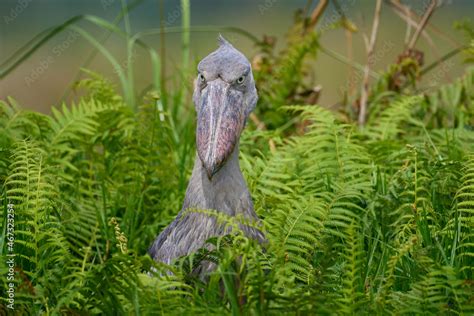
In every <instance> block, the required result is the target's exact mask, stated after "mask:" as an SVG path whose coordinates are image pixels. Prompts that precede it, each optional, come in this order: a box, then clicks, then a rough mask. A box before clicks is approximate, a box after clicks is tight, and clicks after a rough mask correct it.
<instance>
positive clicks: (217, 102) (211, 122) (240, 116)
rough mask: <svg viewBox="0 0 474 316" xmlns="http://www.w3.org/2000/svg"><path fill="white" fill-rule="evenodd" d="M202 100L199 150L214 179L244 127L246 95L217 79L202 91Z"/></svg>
mask: <svg viewBox="0 0 474 316" xmlns="http://www.w3.org/2000/svg"><path fill="white" fill-rule="evenodd" d="M200 103H201V104H200V106H199V107H198V109H199V113H198V119H197V132H196V143H197V152H198V155H199V158H200V159H201V162H202V164H203V166H204V168H205V169H206V172H207V176H208V178H209V180H211V179H212V177H213V176H214V174H216V172H217V171H219V169H220V168H221V167H222V166H223V165H224V164H225V162H226V160H227V158H229V156H230V155H231V154H232V151H233V150H234V147H235V144H237V142H238V140H239V137H240V133H241V132H242V129H243V127H244V123H245V116H244V110H243V94H242V92H240V91H237V90H234V89H231V88H230V85H229V84H228V83H226V82H224V81H222V80H221V79H216V80H213V81H212V82H209V83H208V85H207V87H206V88H204V89H203V90H202V94H201V98H200Z"/></svg>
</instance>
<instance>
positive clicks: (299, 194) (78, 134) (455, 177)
mask: <svg viewBox="0 0 474 316" xmlns="http://www.w3.org/2000/svg"><path fill="white" fill-rule="evenodd" d="M182 2H183V3H185V5H183V7H184V8H189V5H188V6H186V2H187V1H182ZM88 19H90V20H94V19H95V20H94V21H96V22H97V24H100V25H102V26H103V27H105V28H106V29H108V30H113V29H114V27H113V26H111V25H108V24H107V25H106V23H102V22H100V23H99V22H98V21H99V19H98V18H91V17H88ZM184 20H187V21H188V23H189V12H187V13H186V14H185V18H184V19H183V21H184ZM185 24H186V23H183V27H184V28H186V25H185ZM311 24H312V23H309V25H311ZM305 25H307V21H306V20H305V19H302V18H301V17H299V16H298V17H297V19H296V21H295V25H294V27H293V29H292V30H290V31H289V36H288V47H287V48H286V49H284V50H283V51H281V52H280V53H278V54H274V53H272V52H271V50H272V49H273V48H272V47H271V45H269V44H268V41H267V42H265V41H262V42H259V43H258V44H259V45H260V47H261V48H262V54H263V56H264V57H263V59H262V61H261V63H260V64H259V66H260V67H257V68H258V69H255V76H256V79H257V80H258V82H259V88H260V94H261V100H260V103H259V105H257V112H256V116H255V117H254V118H253V120H251V121H250V122H249V124H248V125H249V126H248V127H247V129H246V130H245V132H244V134H243V135H242V140H241V146H240V147H241V167H242V169H243V172H244V174H245V176H246V180H247V183H248V185H249V188H250V191H251V193H252V197H253V200H254V204H255V208H256V211H257V213H258V214H259V216H260V217H261V218H262V221H263V224H264V228H265V233H266V236H267V238H268V244H267V245H265V249H262V246H261V245H258V244H256V243H255V242H253V241H251V240H248V239H247V238H245V237H244V236H243V235H242V233H241V232H240V231H239V229H238V228H237V227H238V225H235V224H236V223H235V221H236V219H231V218H226V217H224V216H222V214H218V213H216V212H212V211H206V210H196V212H207V213H208V214H209V216H217V217H218V218H219V220H221V221H222V222H224V223H228V224H229V225H230V226H231V227H233V228H234V229H233V233H232V234H230V235H228V236H224V237H222V238H212V239H211V240H209V243H210V244H213V245H214V247H213V250H201V251H200V252H198V253H197V254H194V255H190V256H188V257H185V258H182V259H181V260H179V261H178V262H177V263H176V264H175V265H173V266H165V265H164V264H157V263H154V262H153V261H152V260H151V258H150V257H149V256H148V255H147V254H146V250H147V248H148V247H149V245H150V244H151V242H152V241H153V239H154V238H155V237H156V234H157V233H158V232H159V231H160V230H161V229H162V228H163V227H165V226H166V225H167V224H168V223H169V222H170V221H171V220H172V219H173V218H174V216H175V215H176V213H177V212H178V211H179V209H180V207H181V203H182V200H183V196H184V190H185V189H186V185H187V179H188V177H189V174H190V171H191V170H190V169H191V167H192V163H193V161H194V155H195V148H194V141H195V137H194V129H195V125H194V112H193V105H192V103H191V100H190V97H189V91H190V90H189V89H190V86H187V87H180V89H171V88H169V89H168V90H166V91H161V90H162V89H163V86H164V85H163V83H164V82H163V77H161V76H160V62H159V58H158V54H157V53H156V52H155V51H153V50H152V49H149V48H146V47H145V46H143V47H145V49H149V52H150V56H151V61H152V64H153V66H154V69H155V72H154V74H155V77H154V78H155V81H154V85H153V87H150V89H151V91H149V92H144V94H145V96H144V97H140V96H139V95H140V93H137V92H136V91H134V87H133V68H132V67H130V68H129V69H128V73H127V74H126V73H125V72H124V71H123V70H122V69H120V73H119V76H120V78H121V87H122V88H123V89H122V90H123V96H121V94H119V93H117V92H116V90H115V87H114V86H113V85H111V84H110V83H109V82H108V81H107V80H106V79H104V78H102V77H101V76H100V75H98V74H94V73H93V72H90V71H86V74H87V79H84V80H82V81H80V82H79V83H78V84H77V85H76V87H75V88H76V89H80V90H81V91H84V96H83V97H82V99H81V100H80V101H79V102H77V104H68V105H62V106H61V107H58V108H55V109H53V110H52V114H51V115H46V114H41V113H38V112H34V111H28V110H23V109H21V107H20V106H19V105H17V104H16V102H15V101H14V100H13V99H10V98H9V99H7V100H4V101H1V102H0V135H2V136H1V138H0V183H2V186H1V191H0V194H1V196H0V201H1V213H2V216H1V219H2V220H1V222H0V234H1V236H2V237H1V239H0V254H1V256H2V260H1V261H0V275H2V278H1V279H0V280H1V281H0V296H1V301H0V310H1V311H2V312H3V311H7V312H8V310H7V305H8V301H7V299H6V298H7V291H8V289H9V281H8V280H7V278H6V277H4V276H6V275H8V270H9V266H8V262H7V258H9V257H7V255H8V254H9V246H10V245H11V244H9V240H8V238H6V237H8V236H7V232H8V229H7V226H8V217H7V214H8V213H9V212H10V210H11V207H13V210H14V219H15V221H14V225H15V241H14V253H15V254H16V256H15V257H14V260H15V267H16V270H15V273H14V279H15V280H14V282H15V313H16V314H18V315H27V314H47V315H48V314H53V315H54V314H67V315H77V314H79V315H83V314H106V315H113V314H118V315H128V314H136V315H149V314H153V315H154V314H163V315H165V314H166V315H167V314H178V315H192V314H202V315H212V314H215V315H223V314H232V315H240V314H251V315H253V314H258V315H267V314H274V315H280V314H303V315H306V314H338V315H339V314H355V315H364V314H367V315H374V314H413V315H415V314H443V315H444V314H447V315H450V314H453V315H454V314H464V315H469V314H473V313H474V298H473V294H472V293H473V292H474V283H473V269H474V268H473V267H474V259H473V258H474V229H473V228H474V227H473V226H474V225H473V223H474V222H473V221H474V217H473V216H474V69H473V68H466V72H465V74H464V75H463V76H462V77H461V78H458V79H456V80H455V81H454V82H453V83H451V84H448V85H444V86H440V87H438V88H437V89H435V90H433V91H430V92H427V93H419V91H418V90H417V88H416V83H417V80H418V79H419V76H420V75H421V74H422V73H423V69H421V65H420V64H419V63H418V61H417V60H416V59H413V58H412V56H407V57H406V59H404V60H403V61H402V62H400V63H397V64H394V65H391V66H390V67H388V68H387V69H388V70H387V72H386V73H385V74H383V75H382V76H380V77H379V78H378V80H377V81H376V82H375V83H374V84H373V85H372V86H371V88H370V89H371V90H370V91H371V94H370V96H369V99H368V116H367V120H366V123H365V125H364V126H359V124H358V122H357V112H356V110H355V109H354V108H353V107H352V104H353V103H351V102H352V101H351V102H349V100H346V101H347V102H346V103H347V104H346V103H344V104H343V105H344V106H342V107H341V109H340V111H339V112H332V111H329V110H327V109H325V108H324V107H321V106H316V105H291V106H289V105H288V104H304V103H303V101H301V100H302V98H303V97H302V95H303V94H302V93H301V91H304V87H305V85H306V84H307V81H305V73H304V72H303V69H304V68H305V66H304V62H305V61H306V60H307V59H308V58H311V57H312V56H314V53H315V52H316V51H318V49H319V48H318V45H317V43H318V36H317V35H316V33H315V32H314V31H308V30H307V29H306V30H305V27H307V26H305ZM75 27H76V29H78V28H79V27H77V26H75ZM301 30H305V31H304V32H301ZM234 31H235V30H234ZM81 32H82V33H81V34H83V35H84V34H86V35H85V36H86V38H87V36H88V35H87V33H86V32H85V31H84V30H81ZM239 32H240V31H239ZM240 33H241V34H243V33H242V32H240ZM471 36H472V34H471ZM125 37H126V39H127V41H128V43H129V44H128V46H127V47H128V50H129V52H130V54H132V53H131V52H132V51H133V49H132V48H133V46H134V45H142V44H137V43H136V41H135V39H136V38H138V37H139V36H136V37H133V36H132V37H131V36H130V34H126V35H125ZM91 39H92V38H91ZM470 40H471V41H472V39H470ZM182 41H183V47H184V55H183V56H185V59H186V60H187V58H186V56H189V51H188V49H189V47H188V46H189V33H187V32H185V34H184V35H183V37H182ZM471 43H472V42H471ZM96 44H97V45H99V46H98V50H99V51H102V50H103V49H105V48H104V47H103V46H101V44H100V43H98V42H97V43H96ZM143 45H144V44H143ZM34 49H36V48H34V47H33V48H28V47H27V48H26V53H25V54H27V53H29V52H30V51H31V50H33V51H34ZM104 53H105V52H104ZM465 53H466V54H467V59H469V58H470V59H471V60H472V45H471V48H469V49H466V50H465ZM469 54H470V55H469ZM107 56H108V57H110V61H111V62H112V64H114V62H115V61H114V59H113V56H111V55H107ZM20 59H21V56H20ZM129 59H131V57H130V56H129ZM12 65H13V64H12ZM116 65H117V67H119V68H120V66H119V65H118V64H117V63H116ZM270 66H272V67H273V68H272V67H270ZM5 69H6V68H5ZM5 69H2V71H1V73H5ZM7 70H8V69H7ZM8 71H10V70H8ZM8 71H7V72H8ZM187 72H189V69H183V70H182V74H180V75H184V76H187V74H186V73H187ZM275 74H278V76H276V77H275ZM275 78H276V79H275ZM400 78H402V79H403V80H401V79H400ZM179 79H181V77H180V78H179ZM400 82H402V84H400ZM395 83H396V84H395ZM267 114H268V119H267ZM259 120H260V124H259V123H258V121H259ZM262 126H263V127H262ZM9 204H11V205H12V206H9ZM201 260H210V261H214V262H216V263H217V269H216V270H215V271H214V273H213V274H212V275H210V277H209V279H208V280H206V282H203V281H202V280H200V279H199V278H197V277H196V276H194V275H193V274H192V273H191V271H192V267H193V266H195V265H196V264H199V262H200V261H201ZM152 270H156V273H153V276H152V275H151V274H152V273H151V272H150V271H152ZM170 270H171V271H172V273H171V274H170V273H167V271H170Z"/></svg>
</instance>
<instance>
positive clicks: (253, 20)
mask: <svg viewBox="0 0 474 316" xmlns="http://www.w3.org/2000/svg"><path fill="white" fill-rule="evenodd" d="M402 2H403V3H404V4H408V5H410V6H411V7H412V8H413V10H414V11H415V12H417V13H422V12H423V10H424V9H425V8H426V6H427V4H428V3H429V1H402ZM130 3H133V1H129V4H130ZM316 5H317V1H306V0H292V1H282V0H243V1H229V0H227V1H217V0H200V1H191V28H195V27H199V26H214V27H216V28H219V27H229V26H232V27H239V28H241V29H244V30H246V31H248V32H250V33H252V34H253V35H255V36H256V37H258V38H259V39H260V38H262V36H263V35H270V36H275V37H276V39H277V47H281V46H282V45H283V44H284V43H283V38H284V36H285V32H287V30H288V29H289V27H290V26H291V25H292V23H293V16H294V14H295V11H296V10H297V9H305V7H306V6H309V7H308V8H307V10H308V11H309V12H311V11H310V10H312V9H313V8H314V7H315V6H316ZM340 5H341V8H342V10H343V12H344V14H346V15H347V16H348V17H349V18H350V19H351V20H352V21H353V22H354V23H355V24H356V25H357V27H358V28H359V29H358V31H357V32H356V33H355V34H354V37H353V58H354V61H356V62H358V63H360V64H362V65H364V64H365V62H366V58H367V57H366V52H365V47H364V40H363V35H364V34H368V33H369V32H370V28H371V23H372V16H373V9H374V2H373V1H356V0H347V1H340ZM160 7H162V8H163V9H164V11H163V13H160ZM120 11H121V1H120V0H94V1H92V0H86V1H79V0H68V1H65V0H62V1H60V0H43V1H41V0H32V1H29V0H2V1H1V2H0V12H1V14H0V19H1V21H0V22H1V23H0V40H1V42H0V43H1V44H0V62H1V63H3V62H4V61H5V60H7V58H9V57H11V56H12V55H13V56H14V55H15V54H16V52H17V50H18V49H20V48H21V47H22V45H24V44H25V43H26V42H28V41H29V40H31V39H32V38H33V37H34V36H35V35H37V34H38V33H40V32H41V31H43V30H45V29H47V28H49V27H52V26H55V25H58V24H60V23H63V22H64V21H66V20H67V19H68V18H71V17H73V16H76V15H80V14H90V15H95V16H99V17H101V18H104V19H106V20H108V21H110V22H112V21H113V20H114V19H115V18H116V17H117V15H119V14H120ZM473 13H474V2H472V1H468V0H464V1H444V3H443V6H442V7H440V8H438V9H437V10H436V11H435V12H434V16H433V17H432V18H431V20H430V24H431V25H434V26H435V27H436V28H437V29H438V30H439V31H440V32H435V33H434V35H433V37H432V38H433V41H434V42H435V43H436V50H434V49H432V47H431V46H430V45H428V43H427V41H426V39H425V38H423V37H421V38H420V40H419V41H418V43H417V48H418V49H420V50H421V51H423V52H424V53H425V65H428V64H430V63H431V62H433V61H435V60H437V59H439V57H440V56H442V55H444V54H446V53H447V52H449V51H451V50H453V49H454V48H456V47H459V46H462V44H463V43H465V41H464V40H463V34H462V33H461V32H459V31H457V30H454V28H453V23H454V21H456V20H462V19H463V18H465V17H470V16H472V15H473ZM129 17H130V24H131V33H132V34H133V33H136V32H140V31H144V30H147V29H152V28H159V27H160V21H161V20H164V25H165V26H167V27H173V26H177V27H179V26H180V25H181V7H180V1H176V0H175V1H171V0H166V1H160V0H144V1H137V5H136V6H135V7H134V8H133V10H131V12H130V15H129ZM339 17H340V16H339V14H338V12H337V11H336V10H335V8H334V7H333V4H332V3H330V4H329V7H328V8H327V9H326V10H325V13H324V16H323V17H322V19H321V22H320V23H318V29H320V30H321V29H322V31H324V32H323V34H322V36H321V46H323V47H324V48H326V49H329V50H332V51H334V52H336V53H339V54H341V55H343V56H347V54H348V52H347V47H346V46H347V45H346V41H345V40H344V32H345V31H344V30H343V29H342V28H338V29H331V28H330V25H331V23H334V22H336V21H337V20H338V19H339ZM160 18H161V19H160ZM381 20H382V21H383V22H382V24H381V25H380V30H379V36H378V41H377V46H376V50H378V53H377V54H378V55H377V57H376V60H375V63H374V65H373V69H374V70H376V71H378V70H380V71H381V70H384V68H385V67H386V65H388V64H391V63H393V62H395V61H396V58H397V55H398V54H399V53H400V47H402V45H403V41H404V37H405V32H406V23H405V22H404V21H403V20H402V19H401V18H400V17H399V16H397V15H396V14H395V12H394V11H393V10H392V9H391V8H390V7H389V6H384V8H383V10H382V15H381ZM79 25H80V26H81V27H84V28H85V29H86V30H87V31H89V32H90V33H91V34H93V35H94V36H95V38H96V39H102V38H103V36H104V34H105V33H106V31H104V29H101V28H99V27H97V26H94V25H92V24H91V23H88V22H84V21H82V22H80V23H79ZM119 27H121V28H122V29H123V21H121V22H120V24H119ZM222 33H223V34H224V35H225V36H226V37H227V38H228V39H229V40H230V41H231V42H232V43H233V44H234V45H235V46H237V47H238V48H239V49H240V50H242V51H243V52H244V53H245V54H246V55H247V56H248V57H249V59H252V58H253V57H254V55H255V54H256V53H257V48H256V47H254V45H253V43H252V42H251V41H250V40H248V39H247V38H245V37H243V36H242V35H239V34H236V33H229V32H225V31H223V32H222ZM217 34H218V31H213V32H212V31H210V32H197V31H193V30H191V44H190V45H191V47H190V51H191V58H192V61H193V62H196V61H198V60H199V59H200V58H202V57H203V56H205V55H206V54H207V53H209V51H211V50H213V49H214V48H215V47H216V37H217ZM443 34H444V35H443ZM180 36H181V34H180V33H179V32H174V33H168V34H166V39H165V50H166V54H165V58H166V60H165V63H164V64H165V65H166V75H167V76H169V77H172V76H173V75H174V74H175V73H176V72H177V69H178V68H179V64H180V63H181V48H180ZM143 41H144V42H146V43H147V45H149V46H150V47H153V48H155V49H156V50H157V51H158V52H159V53H160V52H161V51H160V36H159V34H155V35H151V36H145V37H143ZM102 44H104V45H105V47H106V48H107V49H108V50H109V51H110V52H111V53H112V54H113V55H114V56H115V57H116V58H117V60H118V61H119V62H121V65H122V66H123V67H124V68H126V64H127V60H126V59H127V57H126V56H127V51H126V41H125V40H124V39H123V38H119V37H118V36H116V35H112V36H110V37H109V38H108V39H107V40H106V41H105V42H104V43H102ZM93 50H94V48H93V47H92V46H91V45H90V44H89V42H87V41H86V40H85V39H83V38H82V37H81V36H79V35H78V34H75V33H74V32H72V31H65V32H62V33H59V34H57V35H56V36H55V37H54V38H52V39H51V40H50V41H49V42H48V43H47V44H46V45H44V46H42V47H41V48H40V49H39V50H37V51H36V52H34V53H33V54H32V55H31V56H30V57H29V58H28V59H27V60H26V61H25V62H23V63H22V64H21V65H20V66H19V67H17V68H16V69H14V70H13V71H12V72H11V73H10V74H9V75H8V76H6V77H5V78H3V79H0V80H1V81H0V99H4V98H5V97H6V96H12V97H14V98H15V99H17V100H18V102H19V104H21V105H22V106H23V107H24V108H30V109H34V110H38V111H42V112H49V109H50V107H51V106H52V105H57V104H59V103H60V102H61V101H62V99H63V98H65V97H66V96H67V98H66V99H68V98H71V97H74V96H73V95H72V94H70V93H68V92H69V91H70V88H71V86H72V85H73V84H74V81H75V80H76V79H78V78H77V75H78V73H79V71H80V70H79V69H80V67H81V66H84V63H85V61H86V60H87V58H88V56H90V54H91V52H92V51H93ZM133 62H134V69H135V80H136V83H135V84H136V88H137V90H138V91H140V90H141V89H144V88H145V87H146V86H147V85H149V84H150V83H151V81H152V78H151V76H152V71H151V67H150V61H149V58H148V54H147V53H146V52H145V51H144V50H141V49H140V48H138V49H137V50H136V57H135V58H134V60H133ZM87 68H88V69H91V70H93V71H96V72H98V73H101V74H104V75H105V76H106V77H107V78H109V79H110V80H112V81H113V82H118V78H117V76H116V74H115V72H114V70H113V67H112V66H111V65H110V63H109V62H108V61H107V60H106V59H105V58H104V56H103V55H101V54H97V55H96V56H95V57H94V58H93V60H92V62H91V64H90V65H87ZM440 69H441V70H439V69H438V70H437V71H434V72H433V73H430V74H429V75H428V76H425V77H424V79H423V80H424V82H422V83H424V84H425V86H426V87H429V86H430V85H432V84H433V83H435V84H440V83H443V82H446V81H450V80H452V79H453V78H456V77H458V76H459V75H460V74H461V73H462V71H463V65H462V56H461V55H460V54H458V55H457V56H455V57H454V58H452V59H450V62H449V63H447V64H446V66H445V67H444V68H443V67H440ZM443 69H444V70H443ZM311 72H313V73H312V74H311V75H312V76H313V77H314V78H315V82H317V83H318V84H319V85H321V86H322V89H323V90H322V94H321V97H320V98H319V104H321V105H324V106H326V107H332V106H334V105H335V103H336V102H337V101H338V100H340V99H341V98H342V97H343V94H344V91H345V90H347V81H348V66H347V65H346V64H344V63H343V62H341V61H340V60H337V59H336V58H334V57H333V56H329V55H327V54H324V53H319V55H318V57H317V59H316V62H315V67H314V68H313V69H312V70H311ZM355 81H357V82H360V80H357V79H355ZM184 84H186V85H189V86H191V84H192V83H191V80H187V82H185V83H184ZM359 85H360V84H357V85H356V86H359ZM66 101H67V100H66Z"/></svg>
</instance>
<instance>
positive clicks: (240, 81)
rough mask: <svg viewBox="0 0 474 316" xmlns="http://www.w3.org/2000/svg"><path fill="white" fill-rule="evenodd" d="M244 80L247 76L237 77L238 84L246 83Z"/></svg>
mask: <svg viewBox="0 0 474 316" xmlns="http://www.w3.org/2000/svg"><path fill="white" fill-rule="evenodd" d="M244 80H245V77H244V76H242V77H239V78H237V83H238V84H242V83H244Z"/></svg>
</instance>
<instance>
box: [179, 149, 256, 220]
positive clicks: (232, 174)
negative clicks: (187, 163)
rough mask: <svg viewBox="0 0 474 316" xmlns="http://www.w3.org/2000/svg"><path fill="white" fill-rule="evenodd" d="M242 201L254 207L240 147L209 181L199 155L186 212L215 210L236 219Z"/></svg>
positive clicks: (190, 183) (192, 177)
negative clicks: (236, 211) (240, 154)
mask: <svg viewBox="0 0 474 316" xmlns="http://www.w3.org/2000/svg"><path fill="white" fill-rule="evenodd" d="M242 200H249V201H248V202H249V203H250V204H251V201H250V194H249V192H248V189H247V185H246V183H245V180H244V178H243V175H242V172H241V170H240V166H239V147H238V145H237V146H235V148H234V151H233V152H232V154H231V155H230V157H229V158H228V159H227V161H226V163H225V164H224V165H223V166H222V168H221V169H220V170H219V171H218V172H217V173H216V174H214V176H213V177H212V179H209V178H208V176H207V173H206V170H205V168H204V167H203V165H202V162H201V159H199V156H198V155H196V158H195V162H194V169H193V173H192V175H191V179H190V181H189V185H188V189H187V191H186V198H185V201H184V205H183V207H184V208H188V207H191V208H198V209H214V210H218V211H222V212H225V213H229V215H234V214H233V213H234V212H235V209H236V208H238V204H239V203H241V202H242Z"/></svg>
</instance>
